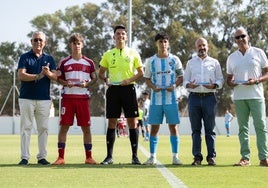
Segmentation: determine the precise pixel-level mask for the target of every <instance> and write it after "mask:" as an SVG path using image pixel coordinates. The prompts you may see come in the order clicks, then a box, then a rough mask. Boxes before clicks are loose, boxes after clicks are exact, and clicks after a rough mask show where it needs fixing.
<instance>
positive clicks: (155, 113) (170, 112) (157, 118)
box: [148, 104, 180, 125]
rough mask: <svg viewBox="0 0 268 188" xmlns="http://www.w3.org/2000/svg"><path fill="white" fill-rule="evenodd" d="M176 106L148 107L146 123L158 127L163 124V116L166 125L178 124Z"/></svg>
mask: <svg viewBox="0 0 268 188" xmlns="http://www.w3.org/2000/svg"><path fill="white" fill-rule="evenodd" d="M178 110H179V109H178V104H170V105H150V110H149V118H148V123H149V124H150V125H158V124H162V123H163V119H164V115H165V117H166V123H167V124H179V123H180V118H179V111H178Z"/></svg>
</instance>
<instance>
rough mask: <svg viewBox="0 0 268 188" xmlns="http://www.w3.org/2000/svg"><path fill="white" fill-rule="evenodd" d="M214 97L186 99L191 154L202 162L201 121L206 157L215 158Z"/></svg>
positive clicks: (194, 96) (191, 97) (215, 102)
mask: <svg viewBox="0 0 268 188" xmlns="http://www.w3.org/2000/svg"><path fill="white" fill-rule="evenodd" d="M216 106H217V101H216V96H215V95H210V96H197V95H194V94H190V95H189V98H188V110H189V118H190V122H191V128H192V142H193V145H192V154H193V156H194V158H195V159H198V160H201V161H202V160H203V155H202V153H201V145H202V137H201V130H202V120H203V123H204V130H205V139H206V145H207V157H206V159H207V160H208V158H214V157H216V151H215V140H216V133H215V132H214V128H215V115H216Z"/></svg>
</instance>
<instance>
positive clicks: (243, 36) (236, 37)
mask: <svg viewBox="0 0 268 188" xmlns="http://www.w3.org/2000/svg"><path fill="white" fill-rule="evenodd" d="M246 36H247V35H238V36H235V39H236V40H239V39H240V38H241V39H243V38H245V37H246Z"/></svg>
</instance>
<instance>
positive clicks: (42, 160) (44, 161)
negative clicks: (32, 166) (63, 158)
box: [37, 159, 50, 165]
mask: <svg viewBox="0 0 268 188" xmlns="http://www.w3.org/2000/svg"><path fill="white" fill-rule="evenodd" d="M37 164H41V165H49V164H50V162H48V161H47V160H46V159H40V160H38V162H37Z"/></svg>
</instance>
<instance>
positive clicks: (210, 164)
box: [208, 158, 216, 166]
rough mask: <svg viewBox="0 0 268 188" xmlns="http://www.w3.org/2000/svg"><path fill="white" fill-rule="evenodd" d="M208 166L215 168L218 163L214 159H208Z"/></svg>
mask: <svg viewBox="0 0 268 188" xmlns="http://www.w3.org/2000/svg"><path fill="white" fill-rule="evenodd" d="M208 165H209V166H215V165H216V161H215V159H214V158H209V159H208Z"/></svg>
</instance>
